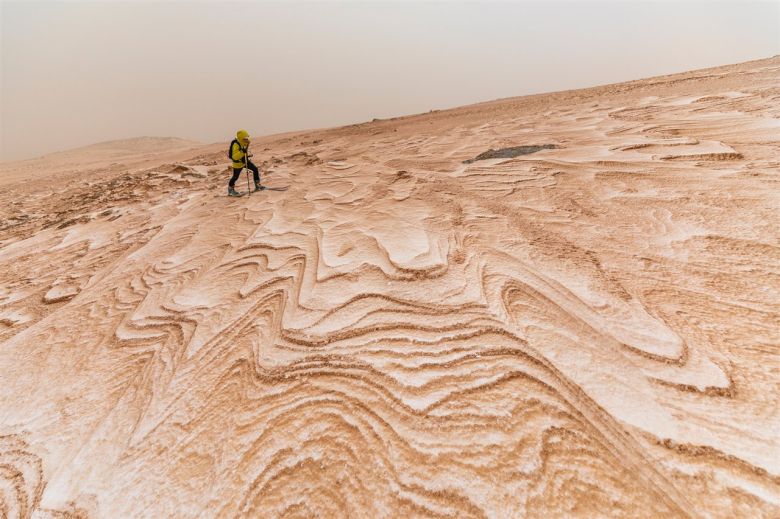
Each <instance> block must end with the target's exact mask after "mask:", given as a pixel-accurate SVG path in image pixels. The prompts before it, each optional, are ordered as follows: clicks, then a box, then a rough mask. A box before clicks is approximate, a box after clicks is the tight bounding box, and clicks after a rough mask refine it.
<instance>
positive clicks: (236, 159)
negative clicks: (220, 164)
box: [230, 130, 249, 169]
mask: <svg viewBox="0 0 780 519" xmlns="http://www.w3.org/2000/svg"><path fill="white" fill-rule="evenodd" d="M242 139H249V133H248V132H247V131H246V130H238V131H237V132H236V139H235V140H234V141H233V142H232V143H231V144H230V160H232V161H233V168H235V169H240V168H243V167H244V166H246V160H245V159H246V155H247V153H248V152H249V145H248V144H247V146H246V147H243V146H241V140H242Z"/></svg>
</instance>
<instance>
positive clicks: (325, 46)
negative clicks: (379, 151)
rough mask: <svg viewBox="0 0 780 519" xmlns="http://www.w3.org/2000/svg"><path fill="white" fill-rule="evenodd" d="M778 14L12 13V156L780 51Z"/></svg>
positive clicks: (714, 8) (90, 5)
mask: <svg viewBox="0 0 780 519" xmlns="http://www.w3.org/2000/svg"><path fill="white" fill-rule="evenodd" d="M779 21H780V3H778V2H707V1H688V2H682V3H677V2H674V3H673V2H590V1H581V2H566V3H564V2H545V3H540V2H503V3H482V2H461V3H447V2H425V3H423V2H416V3H412V2H382V3H378V2H363V3H345V2H287V3H270V2H263V3H259V2H219V3H217V2H10V1H3V2H2V3H0V27H1V29H2V31H1V32H2V57H1V59H2V61H1V62H0V70H1V71H2V91H1V92H0V114H1V115H2V134H0V141H1V146H0V160H6V161H7V160H20V159H27V158H34V157H38V156H40V155H43V154H46V153H50V152H53V151H58V150H64V149H70V148H75V147H79V146H84V145H89V144H92V143H96V142H102V141H109V140H115V139H124V138H131V137H138V136H171V137H179V138H183V139H193V140H197V141H201V142H204V143H209V142H217V141H227V140H230V139H231V138H232V136H233V134H234V132H235V130H236V129H238V128H246V129H247V130H249V131H250V133H252V134H253V135H256V136H259V135H265V134H272V133H280V132H286V131H293V130H304V129H309V128H320V127H330V126H339V125H344V124H350V123H356V122H362V121H366V120H371V119H372V118H375V117H378V118H386V117H394V116H402V115H408V114H414V113H421V112H427V111H429V110H433V109H445V108H451V107H456V106H462V105H468V104H473V103H478V102H483V101H489V100H493V99H499V98H506V97H513V96H521V95H528V94H537V93H543V92H551V91H559V90H568V89H573V88H582V87H588V86H595V85H600V84H606V83H614V82H620V81H628V80H632V79H639V78H643V77H648V76H655V75H661V74H671V73H675V72H683V71H686V70H692V69H699V68H705V67H711V66H718V65H726V64H731V63H738V62H743V61H749V60H754V59H761V58H768V57H771V56H773V55H777V54H780V29H778V27H779V26H780V24H778V22H779Z"/></svg>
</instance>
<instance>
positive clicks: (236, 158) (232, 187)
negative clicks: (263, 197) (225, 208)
mask: <svg viewBox="0 0 780 519" xmlns="http://www.w3.org/2000/svg"><path fill="white" fill-rule="evenodd" d="M228 156H229V157H230V160H231V161H232V162H233V176H232V177H231V178H230V182H228V195H230V196H241V194H240V193H239V192H238V191H236V180H238V177H239V176H240V175H241V171H242V170H243V169H244V168H247V169H251V170H252V175H253V176H254V179H255V191H262V190H263V189H265V186H262V185H260V170H259V169H257V166H255V165H254V163H253V162H252V161H251V160H249V159H250V157H251V156H252V154H251V153H249V133H248V132H247V131H246V130H238V131H237V132H236V138H235V139H233V142H231V143H230V150H229V151H228Z"/></svg>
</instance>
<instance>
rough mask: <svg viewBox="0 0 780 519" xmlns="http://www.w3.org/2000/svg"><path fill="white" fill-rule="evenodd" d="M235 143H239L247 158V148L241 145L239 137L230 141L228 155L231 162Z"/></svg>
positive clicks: (239, 147)
mask: <svg viewBox="0 0 780 519" xmlns="http://www.w3.org/2000/svg"><path fill="white" fill-rule="evenodd" d="M234 144H238V149H240V150H241V151H243V152H244V160H246V150H245V149H244V148H242V147H241V143H240V142H238V139H233V140H232V141H231V142H230V147H229V148H228V151H227V156H228V158H229V159H230V162H233V145H234Z"/></svg>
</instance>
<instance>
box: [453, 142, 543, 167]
mask: <svg viewBox="0 0 780 519" xmlns="http://www.w3.org/2000/svg"><path fill="white" fill-rule="evenodd" d="M557 147H558V146H556V145H555V144H542V145H541V146H514V147H512V148H501V149H500V150H494V149H492V148H491V149H489V150H487V151H486V152H484V153H480V154H479V155H477V156H476V157H475V158H473V159H469V160H464V161H463V163H464V164H471V163H472V162H476V161H478V160H487V159H511V158H513V157H519V156H520V155H528V154H530V153H536V152H537V151H541V150H550V149H555V148H557Z"/></svg>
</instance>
